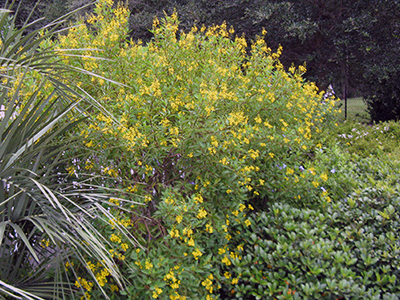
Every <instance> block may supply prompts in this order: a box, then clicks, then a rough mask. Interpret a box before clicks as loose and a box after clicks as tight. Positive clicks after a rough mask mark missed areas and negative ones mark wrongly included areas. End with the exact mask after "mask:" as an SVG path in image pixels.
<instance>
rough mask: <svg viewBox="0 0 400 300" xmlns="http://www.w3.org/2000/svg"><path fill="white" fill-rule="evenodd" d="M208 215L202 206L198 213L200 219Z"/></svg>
mask: <svg viewBox="0 0 400 300" xmlns="http://www.w3.org/2000/svg"><path fill="white" fill-rule="evenodd" d="M206 216H207V212H206V211H205V210H204V209H203V208H200V209H199V213H198V214H197V218H198V219H203V218H205V217H206Z"/></svg>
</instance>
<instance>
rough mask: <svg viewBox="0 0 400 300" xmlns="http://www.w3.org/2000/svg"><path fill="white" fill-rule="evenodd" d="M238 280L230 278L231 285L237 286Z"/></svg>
mask: <svg viewBox="0 0 400 300" xmlns="http://www.w3.org/2000/svg"><path fill="white" fill-rule="evenodd" d="M238 282H239V280H238V279H237V278H232V281H231V284H237V283H238Z"/></svg>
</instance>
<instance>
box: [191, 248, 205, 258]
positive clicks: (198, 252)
mask: <svg viewBox="0 0 400 300" xmlns="http://www.w3.org/2000/svg"><path fill="white" fill-rule="evenodd" d="M192 255H193V256H194V258H195V259H196V260H198V259H199V256H202V255H203V253H201V251H200V249H199V248H196V250H195V251H193V252H192Z"/></svg>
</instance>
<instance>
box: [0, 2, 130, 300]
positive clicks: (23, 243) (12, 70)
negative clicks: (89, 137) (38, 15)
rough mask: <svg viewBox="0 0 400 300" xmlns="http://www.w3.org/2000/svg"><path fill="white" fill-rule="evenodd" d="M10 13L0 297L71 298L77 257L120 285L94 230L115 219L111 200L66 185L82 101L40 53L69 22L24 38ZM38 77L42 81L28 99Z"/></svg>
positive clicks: (0, 170) (0, 143)
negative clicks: (69, 268) (69, 267)
mask: <svg viewBox="0 0 400 300" xmlns="http://www.w3.org/2000/svg"><path fill="white" fill-rule="evenodd" d="M9 14H10V11H7V10H2V11H0V30H1V28H5V27H7V30H6V31H5V30H3V31H2V32H3V33H4V32H6V34H5V36H3V37H2V44H1V47H0V77H1V78H0V80H1V86H0V107H1V111H0V117H1V125H0V180H1V182H0V298H1V297H2V295H3V297H8V298H9V297H12V298H14V297H15V298H19V297H20V298H23V299H41V298H45V299H58V298H60V299H71V298H73V297H74V293H73V290H74V283H75V282H69V281H68V278H69V277H68V276H67V275H66V273H65V272H66V271H65V268H64V264H65V262H68V261H69V260H70V259H71V258H72V257H74V258H75V259H78V260H80V261H81V262H82V263H83V264H85V258H87V257H91V258H92V259H93V260H95V261H99V262H102V263H103V264H104V267H106V268H107V269H108V270H109V271H110V272H111V274H112V276H113V277H114V279H115V280H116V282H117V283H119V284H122V282H121V277H120V274H119V272H118V269H117V268H116V267H115V264H114V262H113V261H112V259H111V257H110V256H109V254H108V251H107V249H106V245H107V240H106V239H105V238H104V237H103V236H102V235H101V233H100V232H98V230H97V229H96V228H95V227H94V226H93V225H92V223H93V219H104V220H105V221H107V218H112V216H111V215H110V214H109V213H108V211H107V210H106V209H104V208H103V206H102V202H104V201H107V199H108V197H107V195H105V194H102V193H100V191H99V190H98V189H97V188H96V187H94V186H91V185H90V184H87V183H86V182H85V181H81V182H72V183H71V182H70V181H67V180H65V174H63V173H62V172H63V170H62V167H61V166H62V165H63V163H64V160H65V158H64V155H63V154H64V152H65V151H67V150H68V149H69V148H71V147H74V143H77V142H79V141H76V140H75V141H74V140H63V141H62V143H63V144H62V145H61V144H60V143H58V144H57V143H55V141H57V139H59V138H60V137H63V136H65V135H64V133H66V132H67V131H68V130H69V129H70V128H71V127H73V126H74V125H75V124H76V122H78V121H79V120H70V119H69V118H67V115H68V114H69V113H71V111H72V110H73V109H74V108H76V107H77V105H79V102H80V101H83V100H82V99H81V98H80V95H79V94H78V93H77V92H75V91H74V88H71V86H70V85H69V84H66V83H65V81H64V80H63V74H64V73H65V72H70V71H71V69H70V68H69V67H68V66H65V65H63V64H62V62H61V61H59V60H57V55H56V53H55V52H54V51H52V50H43V49H41V48H40V43H41V42H42V41H43V40H45V39H46V38H50V37H52V36H53V35H54V34H55V33H57V32H58V31H59V30H60V29H59V25H60V24H61V23H62V22H64V19H60V20H56V21H55V22H54V23H52V24H50V25H49V26H47V28H46V31H43V30H40V32H39V30H35V31H33V32H31V33H29V34H28V35H23V31H24V28H22V29H15V27H14V24H13V21H12V19H11V22H9ZM26 26H29V24H27V25H26ZM75 71H76V70H75ZM32 72H36V73H37V74H40V76H39V77H36V80H38V79H37V78H39V80H38V81H36V82H35V85H34V90H33V91H32V90H31V93H30V94H28V95H27V94H25V93H24V91H26V86H25V82H26V81H27V80H31V79H32V76H31V75H30V74H31V73H32ZM49 83H50V84H51V92H47V93H46V92H44V87H45V86H48V84H49ZM119 229H120V230H123V229H122V228H119ZM88 272H89V273H90V270H89V269H88ZM76 275H79V274H76ZM92 275H93V277H94V274H92Z"/></svg>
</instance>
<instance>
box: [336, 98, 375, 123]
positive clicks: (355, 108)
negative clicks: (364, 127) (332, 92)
mask: <svg viewBox="0 0 400 300" xmlns="http://www.w3.org/2000/svg"><path fill="white" fill-rule="evenodd" d="M338 107H340V109H341V111H342V112H341V113H340V115H339V121H344V120H345V112H344V111H345V105H344V100H340V102H339V103H338ZM369 119H370V118H369V114H368V112H367V105H366V104H365V102H364V101H363V99H362V98H361V97H358V98H349V99H347V120H350V121H355V122H368V121H369Z"/></svg>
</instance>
